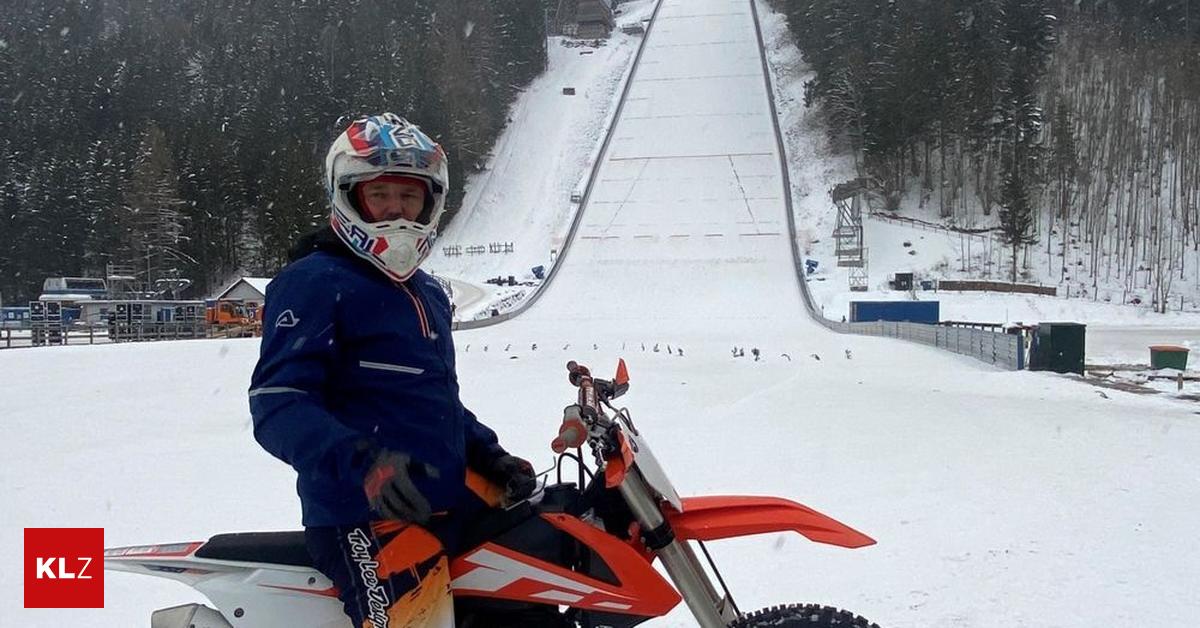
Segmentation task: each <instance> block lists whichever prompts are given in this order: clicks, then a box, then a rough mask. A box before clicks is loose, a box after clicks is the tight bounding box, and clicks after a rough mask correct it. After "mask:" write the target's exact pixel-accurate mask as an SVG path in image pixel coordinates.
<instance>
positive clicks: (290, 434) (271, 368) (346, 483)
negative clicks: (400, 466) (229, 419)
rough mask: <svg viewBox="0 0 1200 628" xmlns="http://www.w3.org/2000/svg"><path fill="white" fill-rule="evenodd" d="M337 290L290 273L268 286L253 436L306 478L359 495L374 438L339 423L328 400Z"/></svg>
mask: <svg viewBox="0 0 1200 628" xmlns="http://www.w3.org/2000/svg"><path fill="white" fill-rule="evenodd" d="M335 285H336V283H335V282H333V281H331V280H330V278H328V277H323V276H321V275H320V274H308V275H305V274H303V273H296V272H292V273H287V272H286V271H285V272H284V273H281V274H280V275H279V276H278V277H276V279H275V280H274V281H272V282H271V284H270V286H269V287H268V288H267V299H266V304H265V305H264V309H263V338H262V347H261V351H260V355H259V360H258V365H257V366H256V367H255V368H254V374H253V376H252V377H251V381H250V392H249V395H250V414H251V416H252V417H253V419H254V438H255V439H256V440H258V442H259V444H261V445H262V446H263V448H264V449H266V450H267V451H268V452H270V453H271V455H273V456H275V457H276V458H279V459H280V460H283V461H284V462H287V463H288V464H290V465H292V467H294V468H295V469H296V471H297V472H298V473H299V474H300V475H301V477H304V478H306V479H308V480H317V481H321V482H322V483H332V484H333V485H335V486H338V487H344V488H345V489H346V490H358V489H360V488H361V486H362V479H363V477H365V475H366V470H367V467H368V466H369V464H370V462H369V460H368V451H367V447H368V446H369V444H370V441H369V438H368V437H367V436H366V435H364V434H361V433H359V432H357V431H355V430H353V429H351V428H350V427H348V426H346V425H345V424H343V423H341V422H340V421H338V420H337V419H336V418H335V417H334V416H333V415H332V414H331V413H330V412H329V410H328V407H329V406H328V403H327V400H326V398H325V390H326V383H327V381H328V379H329V374H330V372H331V369H332V368H333V363H334V356H335V354H336V351H337V349H338V347H337V336H336V333H335V329H336V309H337V301H338V295H337V290H336V288H334V287H333V286H335Z"/></svg>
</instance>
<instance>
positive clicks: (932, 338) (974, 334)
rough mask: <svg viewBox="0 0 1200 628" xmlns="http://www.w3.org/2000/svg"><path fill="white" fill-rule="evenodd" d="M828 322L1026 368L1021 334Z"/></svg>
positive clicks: (843, 329) (850, 331)
mask: <svg viewBox="0 0 1200 628" xmlns="http://www.w3.org/2000/svg"><path fill="white" fill-rule="evenodd" d="M824 323H825V326H826V327H828V328H829V329H832V330H833V331H837V332H841V333H846V334H860V335H863V336H884V337H887V338H899V339H901V340H909V341H912V342H919V343H921V344H925V345H929V346H931V347H937V348H939V349H945V350H947V351H952V352H954V353H958V354H961V355H967V356H971V357H973V358H977V359H979V360H983V361H984V362H987V363H988V364H994V365H996V366H999V367H1001V368H1006V369H1010V370H1021V369H1023V368H1025V340H1024V337H1022V336H1020V335H1013V334H1006V333H1001V332H994V331H985V330H982V329H970V328H964V327H948V326H945V325H927V324H924V323H896V322H891V321H872V322H869V323H839V322H835V321H824Z"/></svg>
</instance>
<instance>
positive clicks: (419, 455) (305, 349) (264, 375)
mask: <svg viewBox="0 0 1200 628" xmlns="http://www.w3.org/2000/svg"><path fill="white" fill-rule="evenodd" d="M331 235H332V234H326V235H324V238H325V241H324V242H325V243H324V244H323V245H321V246H318V247H317V250H316V251H315V252H311V253H309V254H307V255H305V256H304V257H301V258H300V259H298V260H296V261H294V262H292V263H291V264H289V265H288V266H287V267H285V268H284V269H283V270H282V271H281V272H280V273H279V275H278V276H276V277H275V279H274V280H272V281H271V283H270V285H269V286H268V288H267V299H266V304H265V309H264V312H263V339H262V349H261V354H260V357H259V361H258V365H257V366H256V367H255V369H254V375H253V378H252V379H251V384H250V412H251V414H252V415H253V417H254V437H255V438H256V439H257V440H258V442H259V443H260V444H261V445H262V446H263V447H264V448H265V449H266V450H267V451H269V452H270V453H271V454H272V455H274V456H276V457H277V458H279V459H281V460H283V461H284V462H287V463H288V464H290V465H292V466H293V467H294V468H295V469H296V472H297V473H298V475H299V478H298V480H297V491H298V492H299V494H300V501H301V506H302V510H303V523H304V525H306V526H329V525H345V524H350V523H355V522H361V521H366V520H369V519H372V518H374V517H373V516H372V514H371V511H370V509H369V507H368V505H367V500H366V497H365V495H364V494H363V489H362V484H363V479H364V477H365V475H366V472H367V469H368V468H369V467H370V464H371V459H370V458H371V456H370V454H369V451H370V450H371V449H372V448H378V447H382V448H386V449H390V450H392V451H398V452H404V453H407V454H409V455H410V456H411V457H412V458H413V460H414V461H420V462H424V463H427V464H429V465H432V467H434V468H435V469H436V473H432V474H429V475H426V476H424V477H416V478H415V481H416V484H417V487H418V488H419V489H420V490H421V492H422V493H423V494H424V495H425V496H426V497H427V498H428V499H429V502H430V505H431V506H432V508H433V510H434V512H437V511H440V510H445V509H447V508H448V507H450V506H452V505H454V504H455V503H457V502H458V501H459V500H460V499H461V497H462V492H463V491H464V490H467V489H466V488H465V470H466V467H467V466H468V465H470V466H471V467H473V468H486V467H487V465H488V464H489V463H490V462H492V461H494V460H495V458H497V457H498V456H501V455H504V453H505V452H504V450H503V449H502V448H501V447H500V446H499V444H497V442H496V434H495V433H494V432H493V431H492V430H490V429H488V428H487V427H486V426H484V425H483V424H481V423H479V421H478V420H476V418H475V415H474V414H472V413H471V411H469V410H467V409H466V408H464V407H463V404H462V402H461V401H460V400H459V396H458V380H457V376H456V374H455V369H454V343H453V341H452V340H451V338H450V303H449V301H448V300H447V298H446V295H445V293H443V292H442V290H441V288H440V287H439V286H438V284H437V282H435V281H434V280H433V279H432V278H431V277H429V275H427V274H425V273H424V272H421V271H417V273H416V274H415V275H413V276H412V277H411V278H410V279H409V280H408V281H406V282H404V283H403V284H395V283H393V282H392V281H390V280H389V279H388V278H387V277H385V276H384V275H383V273H381V272H379V271H378V270H376V269H374V268H373V267H371V266H370V265H368V264H367V263H365V262H362V261H360V260H358V259H357V258H355V257H353V255H352V254H351V253H349V252H348V251H345V250H344V249H342V248H341V247H342V245H341V243H340V242H337V241H333V242H332V243H330V242H329V237H330V236H331ZM343 251H345V252H343ZM434 476H436V477H434Z"/></svg>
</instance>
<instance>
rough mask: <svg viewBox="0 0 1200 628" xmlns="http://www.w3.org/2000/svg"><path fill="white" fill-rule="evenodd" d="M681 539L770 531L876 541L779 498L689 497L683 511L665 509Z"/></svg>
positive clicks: (845, 543)
mask: <svg viewBox="0 0 1200 628" xmlns="http://www.w3.org/2000/svg"><path fill="white" fill-rule="evenodd" d="M664 511H665V513H666V515H667V521H668V522H670V524H671V528H672V529H674V530H675V537H676V538H678V539H681V540H696V541H712V540H716V539H727V538H731V537H735V536H749V535H751V534H763V533H766V532H787V531H793V532H799V533H800V534H801V535H803V536H804V537H805V538H807V539H808V540H810V541H815V542H817V543H826V544H829V545H838V546H841V547H850V548H856V547H866V546H867V545H874V544H875V539H872V538H871V537H869V536H867V535H865V534H863V533H862V532H859V531H858V530H855V529H854V528H851V527H850V526H848V525H846V524H844V523H841V522H839V521H836V520H834V519H832V518H830V517H827V516H825V515H823V514H821V513H819V512H817V511H815V510H813V509H811V508H809V507H807V506H803V505H801V504H797V503H796V502H793V501H789V500H786V499H780V498H778V497H744V496H738V495H711V496H705V497H685V498H684V499H683V512H675V511H673V510H671V509H669V508H667V509H664Z"/></svg>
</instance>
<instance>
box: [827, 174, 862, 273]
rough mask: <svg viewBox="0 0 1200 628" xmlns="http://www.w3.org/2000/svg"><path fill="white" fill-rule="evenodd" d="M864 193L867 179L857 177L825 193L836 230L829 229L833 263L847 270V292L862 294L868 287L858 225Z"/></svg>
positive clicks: (860, 232)
mask: <svg viewBox="0 0 1200 628" xmlns="http://www.w3.org/2000/svg"><path fill="white" fill-rule="evenodd" d="M867 191H868V188H867V180H866V179H863V178H858V179H853V180H850V181H847V182H845V183H839V184H837V185H836V186H834V188H833V189H832V190H830V192H829V195H830V196H831V197H832V198H833V203H834V205H836V206H837V210H838V219H837V227H835V228H834V230H833V239H834V241H835V242H836V243H837V249H836V253H837V264H838V266H845V267H847V268H849V269H850V290H852V291H855V292H865V291H866V290H867V289H868V287H869V284H870V281H869V280H868V275H867V249H866V248H865V247H864V246H863V224H862V207H863V204H864V203H866V202H867Z"/></svg>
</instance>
